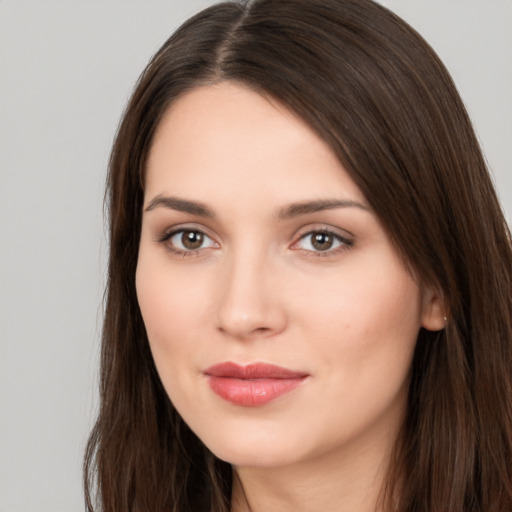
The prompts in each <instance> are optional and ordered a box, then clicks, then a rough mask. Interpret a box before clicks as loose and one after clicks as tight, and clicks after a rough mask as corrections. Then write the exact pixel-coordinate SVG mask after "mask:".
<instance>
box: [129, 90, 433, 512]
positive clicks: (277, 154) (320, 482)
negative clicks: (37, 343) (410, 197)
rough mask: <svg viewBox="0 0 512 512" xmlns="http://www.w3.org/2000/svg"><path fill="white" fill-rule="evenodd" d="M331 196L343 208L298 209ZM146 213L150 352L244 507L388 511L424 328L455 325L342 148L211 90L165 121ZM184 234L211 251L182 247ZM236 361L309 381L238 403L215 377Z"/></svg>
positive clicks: (240, 98) (150, 172)
mask: <svg viewBox="0 0 512 512" xmlns="http://www.w3.org/2000/svg"><path fill="white" fill-rule="evenodd" d="M168 197H173V198H179V199H180V200H186V201H189V202H193V203H194V204H195V203H199V204H200V205H202V206H204V207H206V208H207V209H208V212H207V213H209V214H211V215H208V216H206V215H203V214H204V213H206V212H204V211H199V210H198V209H197V208H196V210H197V211H192V210H190V204H187V205H186V206H187V209H188V210H190V211H180V210H181V209H183V208H182V207H183V204H184V203H183V202H181V203H179V202H176V201H174V202H172V201H168V200H167V201H165V200H162V198H168ZM159 199H160V201H159ZM318 200H335V201H344V202H345V204H343V205H342V206H338V207H332V208H323V209H320V210H319V211H314V212H311V211H305V210H304V208H302V209H301V208H290V205H295V204H297V203H301V204H302V203H305V202H311V201H318ZM324 206H325V205H324ZM148 207H149V208H148ZM144 208H145V211H144V215H143V224H142V233H141V242H140V252H139V260H138V267H137V276H136V278H137V281H136V283H137V294H138V299H139V304H140V308H141V311H142V315H143V318H144V322H145V325H146V329H147V333H148V338H149V342H150V346H151V350H152V353H153V357H154V359H155V363H156V366H157V370H158V372H159V375H160V377H161V380H162V382H163V385H164V387H165V389H166V391H167V393H168V395H169V397H170V399H171V401H172V402H173V404H174V405H175V407H176V408H177V410H178V411H179V412H180V414H181V415H182V417H183V418H184V420H185V421H186V422H187V423H188V425H189V426H190V427H191V428H192V430H193V431H194V432H195V433H196V434H197V435H198V436H199V438H200V439H201V440H202V441H203V442H204V443H205V444H206V445H207V446H208V447H209V448H210V450H212V451H213V453H215V454H216V455H217V456H218V457H220V458H221V459H223V460H226V461H228V462H230V463H231V464H233V467H234V469H235V484H234V488H233V499H232V510H233V511H234V512H235V511H236V512H243V511H249V510H251V511H253V512H257V511H265V510H267V511H268V510H273V511H289V510H294V511H318V510H322V511H325V512H329V511H333V512H334V511H337V512H339V511H345V510H346V511H353V510H357V511H359V512H364V511H374V510H375V507H376V503H377V500H378V494H379V490H380V488H381V486H382V483H383V479H384V476H385V475H384V474H385V469H386V465H387V462H388V459H389V456H390V450H391V448H392V446H393V442H394V440H395V438H396V435H397V432H398V429H399V427H400V424H401V421H402V419H403V415H404V409H405V404H406V396H407V389H408V383H409V374H410V367H411V359H412V356H413V351H414V347H415V343H416V338H417V334H418V331H419V329H420V327H421V326H423V327H425V328H427V329H431V330H437V329H441V328H442V327H443V313H442V308H441V305H440V301H439V299H438V297H437V296H436V294H435V293H433V292H432V291H431V290H428V289H422V288H421V287H420V286H419V285H418V283H417V282H416V281H415V280H414V278H413V277H412V276H411V275H410V273H409V272H408V271H407V270H406V269H405V267H404V265H403V264H402V262H401V260H400V258H399V257H398V255H397V254H396V252H395V250H394V248H393V247H392V245H391V243H390V240H389V238H388V236H387V234H386V233H385V231H384V230H383V228H382V226H381V225H380V223H379V220H378V218H377V217H376V216H375V214H374V213H373V212H372V210H371V208H370V206H369V205H368V204H367V202H366V199H365V197H364V196H363V195H362V193H361V192H360V190H359V189H358V188H357V186H356V185H355V183H354V182H353V181H352V179H351V178H350V176H349V175H348V173H347V172H346V171H345V170H344V169H343V167H342V165H341V164H340V162H339V161H338V160H337V159H336V157H335V155H334V154H333V152H332V151H331V150H330V148H329V147H328V146H327V145H326V143H325V142H324V141H323V140H322V139H320V138H319V137H318V136H317V135H316V134H315V132H313V131H312V130H311V129H310V128H309V127H308V126H307V125H306V124H305V123H304V122H303V121H302V120H300V119H298V118H297V117H296V116H295V115H294V114H292V113H291V112H289V111H288V110H287V109H286V108H285V107H284V106H282V105H280V104H279V103H278V102H276V101H274V100H270V99H268V98H265V97H263V96H261V95H260V94H258V93H256V92H254V91H252V90H250V89H248V88H246V87H244V86H242V85H238V84H234V83H229V82H221V83H218V84H215V85H209V86H205V87H201V88H197V89H194V90H192V91H191V92H188V93H187V94H185V95H184V96H182V97H181V98H179V99H178V100H176V101H175V102H174V103H173V104H172V105H171V106H170V108H169V110H168V112H167V113H166V115H165V116H164V118H163V120H162V121H161V123H160V125H159V127H158V130H157V132H156V135H155V138H154V142H153V145H152V148H151V151H150V156H149V161H148V166H147V175H146V178H145V205H144ZM180 229H185V230H186V229H188V230H189V231H192V238H194V236H195V237H196V240H197V236H198V234H197V233H198V232H200V233H204V235H203V241H202V242H201V240H199V245H198V247H197V248H190V247H191V246H190V244H188V246H185V245H183V239H182V234H183V233H182V232H179V230H180ZM194 230H195V231H194ZM322 230H324V231H325V230H328V231H330V232H332V233H333V235H328V236H327V242H328V243H325V244H324V245H320V248H321V250H319V249H318V247H319V246H318V244H317V245H316V246H315V245H314V244H313V243H312V242H313V241H314V239H313V237H312V236H313V235H311V233H312V232H314V234H318V233H319V232H320V233H322ZM176 232H177V233H176ZM169 233H175V234H174V235H173V236H172V237H170V238H169ZM166 236H167V240H165V241H162V239H163V238H165V237H166ZM323 241H325V238H324V239H323ZM331 242H332V245H331V248H328V249H325V247H327V246H328V245H329V243H331ZM187 247H188V248H187ZM225 361H234V362H237V363H239V364H241V365H245V364H249V363H254V362H266V363H271V364H275V365H279V366H282V367H285V368H288V369H292V370H295V371H300V372H304V373H306V374H307V375H308V377H307V378H306V379H305V380H304V382H303V383H302V384H301V385H300V386H299V387H298V388H297V389H295V390H293V391H291V392H290V393H287V394H285V395H283V396H280V397H279V398H277V399H275V400H274V401H271V402H269V403H267V404H265V405H263V406H260V407H242V406H239V405H234V404H232V403H230V402H228V401H226V400H224V399H222V398H221V397H219V396H218V395H216V394H215V393H214V392H213V391H212V390H211V388H210V386H209V385H208V378H207V377H206V376H205V375H204V370H205V369H206V368H208V367H210V366H211V365H214V364H218V363H222V362H225Z"/></svg>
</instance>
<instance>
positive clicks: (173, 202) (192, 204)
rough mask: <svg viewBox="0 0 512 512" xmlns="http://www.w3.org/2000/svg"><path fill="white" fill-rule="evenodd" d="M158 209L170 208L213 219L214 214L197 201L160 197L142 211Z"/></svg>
mask: <svg viewBox="0 0 512 512" xmlns="http://www.w3.org/2000/svg"><path fill="white" fill-rule="evenodd" d="M158 207H162V208H170V209H171V210H177V211H179V212H185V213H190V214H192V215H199V216H200V217H208V218H213V217H215V212H214V211H213V210H212V209H211V208H208V206H206V205H205V204H203V203H199V202H197V201H188V200H187V199H180V198H179V197H173V196H162V195H158V196H156V197H155V198H154V199H153V200H152V201H151V202H150V203H149V204H148V206H147V207H146V208H145V210H144V211H146V212H150V211H151V210H154V209H155V208H158Z"/></svg>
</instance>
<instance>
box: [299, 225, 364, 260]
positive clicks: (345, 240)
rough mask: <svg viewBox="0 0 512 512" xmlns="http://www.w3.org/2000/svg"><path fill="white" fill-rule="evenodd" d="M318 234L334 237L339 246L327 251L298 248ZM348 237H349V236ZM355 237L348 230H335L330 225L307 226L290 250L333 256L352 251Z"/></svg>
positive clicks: (300, 232)
mask: <svg viewBox="0 0 512 512" xmlns="http://www.w3.org/2000/svg"><path fill="white" fill-rule="evenodd" d="M317 233H325V234H328V235H331V236H333V237H334V238H335V239H336V240H338V242H339V245H338V246H337V247H334V248H329V249H326V250H325V251H321V250H314V249H303V248H300V247H297V246H298V244H299V243H300V242H301V241H302V240H304V239H305V238H307V237H308V236H312V235H314V234H317ZM347 235H348V236H347ZM354 239H355V237H354V235H353V234H352V233H350V232H348V231H346V230H341V229H339V228H334V227H332V226H328V225H325V224H323V225H315V226H307V227H305V228H302V229H301V230H300V231H299V233H297V234H296V236H295V237H294V240H295V241H294V242H293V243H292V244H291V246H290V248H291V249H292V250H297V251H302V252H303V253H309V254H310V255H314V256H332V255H334V254H337V253H339V252H342V251H346V250H348V249H350V248H351V247H352V246H353V245H354Z"/></svg>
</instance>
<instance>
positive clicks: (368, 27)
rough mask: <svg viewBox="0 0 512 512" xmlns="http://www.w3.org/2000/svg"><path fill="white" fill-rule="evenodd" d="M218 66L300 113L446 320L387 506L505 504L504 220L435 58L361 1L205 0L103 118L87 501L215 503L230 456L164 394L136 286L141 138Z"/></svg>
mask: <svg viewBox="0 0 512 512" xmlns="http://www.w3.org/2000/svg"><path fill="white" fill-rule="evenodd" d="M219 80H234V81H238V82H243V83H244V84H246V85H248V86H250V87H252V88H253V89H255V90H256V91H259V92H261V93H262V94H266V95H269V96H271V97H273V98H276V99H277V100H279V101H280V102H281V103H283V104H284V105H286V106H287V107H288V108H290V109H291V110H292V111H294V112H295V113H296V114H298V115H299V116H300V117H301V118H303V119H304V120H305V121H306V122H307V123H309V125H310V126H311V127H312V128H313V129H314V130H316V132H317V133H318V134H319V135H320V136H321V137H322V138H323V139H324V140H325V141H326V142H327V143H328V144H329V145H330V147H331V148H332V150H333V151H334V152H335V153H336V155H337V156H338V158H339V160H340V162H341V163H342V164H343V166H344V167H345V169H346V170H347V171H348V172H349V174H350V175H351V177H352V179H353V180H354V181H355V183H356V184H357V185H358V186H359V188H360V189H361V191H362V192H363V194H364V195H365V197H366V199H367V200H368V202H369V203H370V204H371V206H372V208H373V210H374V211H375V212H376V214H377V215H378V217H379V219H380V221H381V222H382V225H383V226H384V228H385V229H386V231H387V233H388V235H389V236H390V238H391V240H392V242H393V243H394V245H395V247H396V249H397V251H398V252H399V254H400V255H401V256H402V257H403V260H404V262H405V263H406V264H407V265H408V267H409V268H410V269H411V272H413V273H414V275H415V276H417V278H418V280H419V282H420V283H422V284H424V285H429V286H435V287H436V288H437V289H438V290H440V292H441V293H442V295H443V297H444V303H445V306H446V310H447V312H448V313H447V316H448V322H447V328H446V329H445V330H443V331H440V332H437V333H433V332H427V331H425V330H421V331H420V333H419V337H418V341H417V346H416V352H415V357H414V361H413V369H412V381H411V386H410V393H409V403H408V410H407V415H406V420H405V423H404V425H403V428H402V431H401V433H400V435H399V437H398V438H397V441H396V447H395V451H394V457H393V462H392V465H391V467H390V469H389V472H388V478H387V482H386V486H385V488H384V489H383V491H384V492H383V496H385V498H386V503H388V504H389V503H393V504H394V507H395V508H394V510H398V511H400V512H420V511H422V512H426V511H428V512H440V511H442V512H462V511H468V512H469V511H472V512H477V511H478V512H509V511H510V510H512V377H511V375H512V250H511V238H510V231H509V229H508V227H507V225H506V222H505V220H504V217H503V214H502V211H501V209H500V206H499V204H498V201H497V198H496V194H495V191H494V189H493V185H492V183H491V180H490V178H489V175H488V172H487V170H486V166H485V162H484V160H483V157H482V154H481V150H480V148H479V145H478V142H477V140H476V137H475V134H474V132H473V129H472V127H471V123H470V121H469V119H468V115H467V113H466V110H465V108H464V106H463V104H462V102H461V99H460V97H459V95H458V94H457V92H456V90H455V87H454V85H453V83H452V80H451V78H450V76H449V74H448V72H447V71H446V69H445V68H444V66H443V65H442V63H441V62H440V61H439V59H438V58H437V56H436V55H435V53H434V52H433V50H432V49H431V48H430V47H429V45H428V44H427V43H426V42H425V41H424V40H423V39H422V38H421V37H420V36H419V35H418V34H417V33H416V32H415V31H414V30H413V29H412V28H410V27H409V26H408V25H407V24H405V23H404V22H403V21H402V20H400V19H399V18H398V17H396V16H395V15H394V14H392V13H391V12H390V11H388V10H386V9H385V8H383V7H381V6H379V5H377V4H375V3H374V2H373V1H371V0H255V1H253V2H243V1H240V2H237V1H235V2H225V3H222V4H218V5H216V6H213V7H210V8H208V9H206V10H204V11H202V12H201V13H199V14H198V15H196V16H195V17H193V18H191V19H190V20H189V21H187V22H186V23H185V24H184V25H182V27H180V28H179V29H178V31H177V32H176V33H175V34H174V35H173V36H172V37H171V38H170V39H169V40H168V41H167V42H166V43H165V44H164V45H163V47H162V48H161V49H160V50H159V51H158V52H157V54H156V55H155V56H154V57H153V59H152V60H151V62H150V63H149V65H148V67H147V68H146V70H145V71H144V72H143V74H142V75H141V77H140V79H139V82H138V84H137V87H136V89H135V92H134V93H133V96H132V98H131V100H130V102H129V104H128V106H127V109H126V111H125V113H124V116H123V119H122V122H121V124H120V127H119V130H118V134H117V137H116V140H115V143H114V147H113V151H112V156H111V160H110V169H109V175H108V189H107V191H108V196H107V197H108V203H107V204H108V208H109V215H110V260H109V267H108V268H109V270H108V287H107V295H106V311H105V320H104V328H103V340H102V355H101V385H100V400H101V401H100V412H99V417H98V420H97V423H96V425H95V427H94V430H93V432H92V434H91V437H90V439H89V444H88V447H87V452H86V457H85V470H84V475H85V488H86V502H87V509H88V511H90V512H91V511H93V510H101V511H103V512H128V511H130V512H135V511H141V512H142V511H144V512H148V511H163V510H168V511H174V512H186V511H187V512H198V511H210V510H211V511H216V512H221V511H223V512H226V511H227V510H229V497H230V489H231V483H232V472H231V468H230V466H229V464H227V463H225V462H223V461H220V460H218V459H217V458H215V457H214V456H213V454H211V452H210V451H209V450H208V449H207V448H206V447H205V446H204V445H203V444H202V443H201V441H200V440H199V439H197V437H196V436H195V435H194V434H193V433H192V432H191V431H190V429H189V428H188V427H187V425H186V424H185V423H184V422H183V421H182V419H181V418H180V416H179V415H178V413H177V412H176V411H175V409H174V408H173V406H172V404H171V403H170V401H169V399H168V397H167V395H166V393H165V391H164V390H163V388H162V385H161V383H160V380H159V377H158V375H157V373H156V370H155V367H154V364H153V361H152V358H151V353H150V351H149V345H148V340H147V336H146V333H145V330H144V325H143V322H142V318H141V314H140V311H139V307H138V304H137V297H136V293H135V269H136V264H137V253H138V245H139V236H140V228H141V215H142V203H143V193H144V192H143V187H144V169H145V164H146V158H147V155H148V151H149V148H150V146H151V142H152V137H153V134H154V132H155V129H156V127H157V126H158V123H159V121H160V119H161V117H162V115H163V114H164V112H165V111H166V109H167V107H168V106H169V104H170V103H171V102H172V101H174V100H175V99H176V98H177V97H178V96H180V95H182V94H183V93H184V92H186V91H188V90H190V89H192V88H194V87H197V86H199V85H204V84H209V83H214V82H216V81H219ZM205 179H207V177H206V176H205ZM390 509H391V508H390Z"/></svg>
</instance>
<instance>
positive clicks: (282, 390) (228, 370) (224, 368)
mask: <svg viewBox="0 0 512 512" xmlns="http://www.w3.org/2000/svg"><path fill="white" fill-rule="evenodd" d="M203 373H204V375H206V377H207V378H208V384H209V386H210V388H211V389H212V391H213V392H214V393H216V394H217V395H218V396H220V397H221V398H223V399H224V400H227V401H228V402H231V403H232V404H235V405H240V406H244V407H258V406H261V405H265V404H266V403H268V402H270V401H272V400H275V399H276V398H278V397H280V396H282V395H285V394H287V393H289V392H291V391H293V390H294V389H295V388H297V387H298V386H300V385H301V384H302V383H303V382H304V380H305V379H306V378H307V377H308V374H307V373H304V372H297V371H294V370H289V369H288V368H283V367H281V366H276V365H272V364H267V363H254V364H249V365H246V366H243V365H239V364H237V363H233V362H225V363H220V364H216V365H214V366H211V367H210V368H207V369H206V370H205V371H204V372H203Z"/></svg>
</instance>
